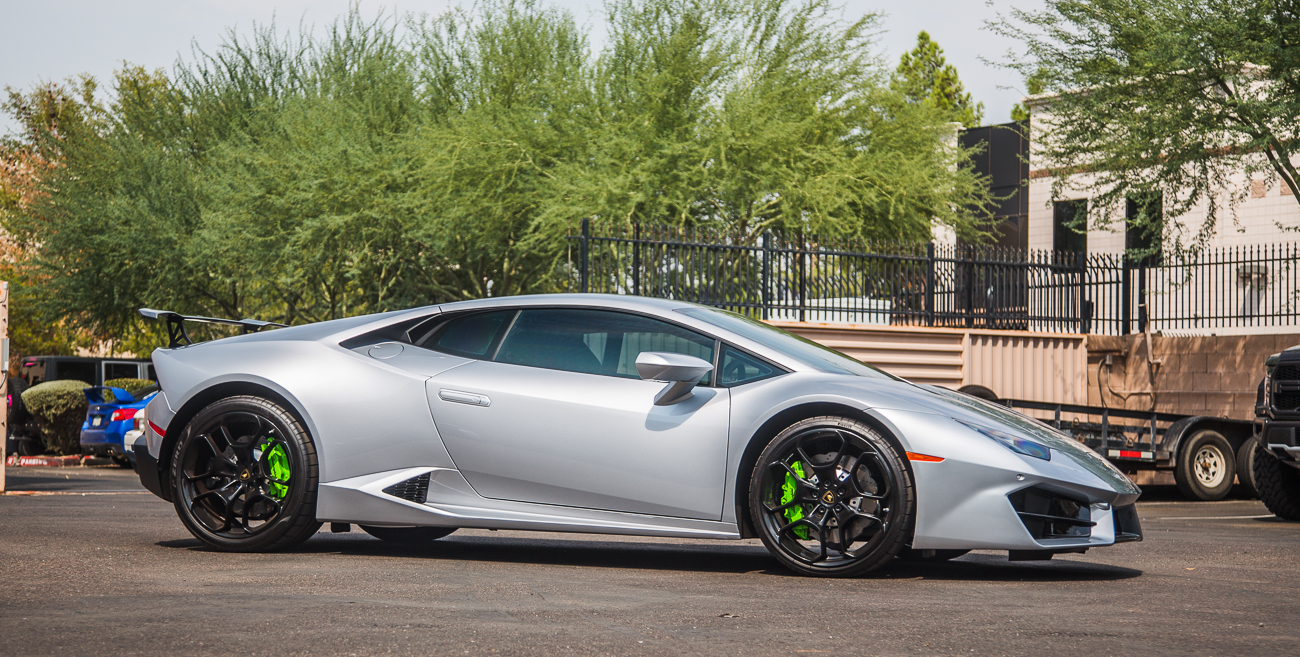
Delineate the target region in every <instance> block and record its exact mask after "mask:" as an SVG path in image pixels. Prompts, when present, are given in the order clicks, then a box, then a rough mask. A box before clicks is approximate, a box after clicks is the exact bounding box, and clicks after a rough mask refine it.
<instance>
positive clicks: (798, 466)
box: [781, 461, 808, 541]
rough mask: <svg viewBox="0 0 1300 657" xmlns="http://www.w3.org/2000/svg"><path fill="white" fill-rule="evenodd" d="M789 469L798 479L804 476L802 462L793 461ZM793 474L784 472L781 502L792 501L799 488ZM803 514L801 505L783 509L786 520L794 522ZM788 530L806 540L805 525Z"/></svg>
mask: <svg viewBox="0 0 1300 657" xmlns="http://www.w3.org/2000/svg"><path fill="white" fill-rule="evenodd" d="M790 469H791V470H793V471H794V475H798V476H799V478H800V479H803V478H804V474H803V464H802V463H800V462H799V461H795V462H794V463H791V464H790ZM794 475H792V474H790V473H789V472H787V473H785V483H783V484H781V504H789V503H790V502H793V501H794V494H795V491H796V490H797V489H798V488H799V482H797V481H795V478H794ZM803 515H804V514H803V507H800V506H798V505H795V506H792V507H790V508H788V509H786V510H785V519H786V521H787V522H794V521H796V520H799V519H800V518H802V517H803ZM790 531H792V532H794V535H795V536H798V537H799V538H800V539H802V540H805V541H806V540H808V526H807V525H799V526H798V527H795V528H794V529H791V530H790Z"/></svg>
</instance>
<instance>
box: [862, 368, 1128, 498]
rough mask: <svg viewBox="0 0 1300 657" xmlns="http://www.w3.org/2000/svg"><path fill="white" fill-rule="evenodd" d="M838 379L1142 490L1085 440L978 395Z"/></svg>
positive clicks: (876, 401)
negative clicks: (1007, 436) (1001, 434)
mask: <svg viewBox="0 0 1300 657" xmlns="http://www.w3.org/2000/svg"><path fill="white" fill-rule="evenodd" d="M837 378H840V379H841V380H848V379H852V380H853V382H852V384H851V386H852V387H854V388H857V389H859V390H860V391H861V392H862V393H865V394H863V395H861V397H860V399H861V400H862V401H863V402H864V403H866V404H867V405H868V406H872V407H876V408H893V409H897V410H903V411H912V412H918V413H931V414H936V415H943V416H945V417H950V418H952V419H954V420H959V421H962V422H967V423H970V424H975V425H982V426H986V427H990V428H994V429H998V430H1000V431H1005V432H1008V433H1011V434H1015V435H1019V436H1020V437H1022V438H1025V439H1028V440H1032V441H1034V442H1037V443H1039V444H1041V445H1043V446H1045V447H1048V448H1051V450H1052V452H1053V459H1055V458H1056V455H1058V454H1059V455H1061V456H1062V457H1064V458H1066V459H1069V461H1070V462H1071V463H1072V464H1074V465H1075V466H1077V468H1078V469H1081V470H1084V471H1086V472H1088V473H1090V474H1092V475H1094V476H1096V477H1098V478H1099V479H1101V480H1102V481H1104V482H1106V483H1107V484H1108V485H1109V486H1110V487H1111V488H1112V489H1114V490H1115V491H1116V492H1120V493H1125V494H1130V495H1136V494H1139V493H1141V492H1142V491H1141V489H1140V488H1138V487H1137V486H1136V485H1134V484H1133V482H1132V481H1131V480H1130V479H1129V478H1128V477H1126V476H1125V475H1124V473H1122V472H1120V471H1119V470H1118V469H1116V468H1115V466H1113V465H1111V463H1110V462H1109V461H1107V460H1106V459H1104V458H1102V457H1101V456H1100V455H1098V454H1097V453H1096V452H1094V451H1092V450H1091V449H1089V448H1088V447H1087V446H1085V445H1084V444H1083V443H1080V442H1079V441H1077V440H1075V439H1073V438H1071V437H1070V436H1068V435H1066V434H1064V433H1061V432H1060V431H1057V430H1056V429H1053V428H1052V427H1050V426H1048V425H1046V424H1044V423H1042V422H1039V421H1038V420H1035V419H1033V418H1031V417H1029V416H1027V415H1024V414H1022V413H1018V412H1016V411H1014V410H1011V409H1009V408H1007V407H1005V406H1002V405H1000V404H995V403H993V402H988V401H984V400H982V399H976V398H975V397H971V396H969V395H965V394H962V393H960V392H956V391H953V390H948V389H947V388H941V387H939V386H930V385H918V384H915V383H911V382H908V381H904V380H901V379H900V380H896V381H886V380H881V379H866V378H863V377H848V376H843V377H837ZM868 391H869V392H868ZM990 442H991V439H990ZM1025 458H1032V457H1025Z"/></svg>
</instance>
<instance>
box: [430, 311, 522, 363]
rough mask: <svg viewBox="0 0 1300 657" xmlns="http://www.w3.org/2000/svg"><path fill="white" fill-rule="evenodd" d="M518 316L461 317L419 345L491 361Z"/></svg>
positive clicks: (480, 315)
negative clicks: (498, 340) (492, 351)
mask: <svg viewBox="0 0 1300 657" xmlns="http://www.w3.org/2000/svg"><path fill="white" fill-rule="evenodd" d="M514 314H515V311H513V310H498V311H496V312H489V313H477V314H474V315H468V316H465V317H458V318H456V319H453V320H451V321H450V322H447V323H446V324H443V325H442V326H439V327H438V328H437V329H435V330H434V331H433V332H432V333H430V334H429V335H428V336H426V337H425V338H424V339H422V340H420V341H419V342H418V343H416V345H415V346H417V347H424V348H425V349H432V350H434V351H441V352H442V353H444V354H451V355H453V356H461V357H463V358H489V357H491V355H492V354H490V353H488V352H489V350H490V349H491V348H492V345H494V344H496V342H497V336H499V335H500V334H501V331H502V330H503V329H505V328H506V326H507V325H508V324H509V323H510V318H511V317H513V316H514Z"/></svg>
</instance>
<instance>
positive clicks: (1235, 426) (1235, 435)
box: [1160, 415, 1253, 461]
mask: <svg viewBox="0 0 1300 657" xmlns="http://www.w3.org/2000/svg"><path fill="white" fill-rule="evenodd" d="M1202 429H1212V430H1214V431H1217V432H1219V433H1220V434H1222V435H1223V437H1224V438H1226V439H1227V440H1228V444H1229V445H1231V446H1232V449H1233V451H1234V453H1235V452H1236V450H1239V449H1241V446H1242V444H1244V443H1245V442H1246V441H1247V440H1250V439H1251V436H1252V435H1253V433H1252V431H1251V425H1250V423H1249V422H1246V421H1243V420H1231V419H1228V418H1221V417H1208V416H1203V415H1194V416H1191V417H1185V418H1182V419H1180V420H1177V421H1175V422H1174V423H1173V424H1171V425H1169V428H1168V429H1166V430H1165V434H1164V439H1163V440H1161V442H1160V450H1161V451H1165V450H1168V452H1169V455H1170V457H1172V458H1173V459H1174V460H1175V461H1177V459H1178V452H1179V450H1181V449H1182V447H1183V444H1184V443H1186V442H1187V439H1189V438H1191V437H1192V436H1193V435H1195V434H1196V433H1197V432H1198V431H1201V430H1202Z"/></svg>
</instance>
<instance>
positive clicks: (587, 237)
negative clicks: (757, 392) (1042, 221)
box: [570, 220, 1300, 335]
mask: <svg viewBox="0 0 1300 657" xmlns="http://www.w3.org/2000/svg"><path fill="white" fill-rule="evenodd" d="M570 240H571V242H570V246H571V248H570V271H571V273H572V279H571V283H570V286H571V288H573V289H575V290H578V291H585V292H607V293H615V294H633V295H641V296H648V297H662V298H669V299H680V300H684V301H693V302H696V303H702V304H705V305H710V306H716V307H720V308H726V309H729V310H734V311H737V312H741V313H744V314H747V315H750V316H753V317H760V318H762V319H771V320H791V321H807V322H833V323H856V324H890V325H904V326H944V327H968V328H990V329H1009V330H1031V331H1044V332H1054V333H1101V334H1110V335H1123V334H1128V333H1132V332H1140V331H1142V330H1144V329H1146V328H1150V329H1151V330H1153V331H1155V330H1180V329H1182V330H1189V329H1207V328H1228V327H1233V328H1245V327H1257V326H1296V325H1298V324H1300V308H1298V307H1300V303H1298V302H1300V290H1298V286H1300V272H1298V271H1297V266H1296V265H1297V258H1300V249H1297V246H1296V245H1295V244H1284V245H1272V246H1264V247H1247V248H1226V249H1221V250H1213V251H1206V252H1203V253H1202V254H1200V256H1199V257H1198V258H1196V259H1173V258H1168V259H1147V260H1145V261H1142V262H1134V261H1131V260H1128V259H1126V258H1124V257H1123V256H1122V255H1108V254H1091V255H1085V254H1082V253H1064V252H1051V251H1035V250H1021V249H1005V248H974V247H968V246H952V245H940V244H934V243H913V244H904V243H885V242H877V243H865V242H851V241H843V240H823V239H818V238H815V237H805V236H798V237H791V236H784V235H777V234H772V233H764V234H761V235H739V234H731V233H726V232H719V231H711V230H696V229H691V230H687V229H681V228H675V227H667V226H641V225H634V226H632V227H631V228H623V229H617V228H614V229H612V228H608V227H602V226H599V225H595V224H593V223H592V222H591V221H590V220H584V221H583V222H582V227H581V232H580V233H578V234H575V235H571V236H570Z"/></svg>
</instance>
